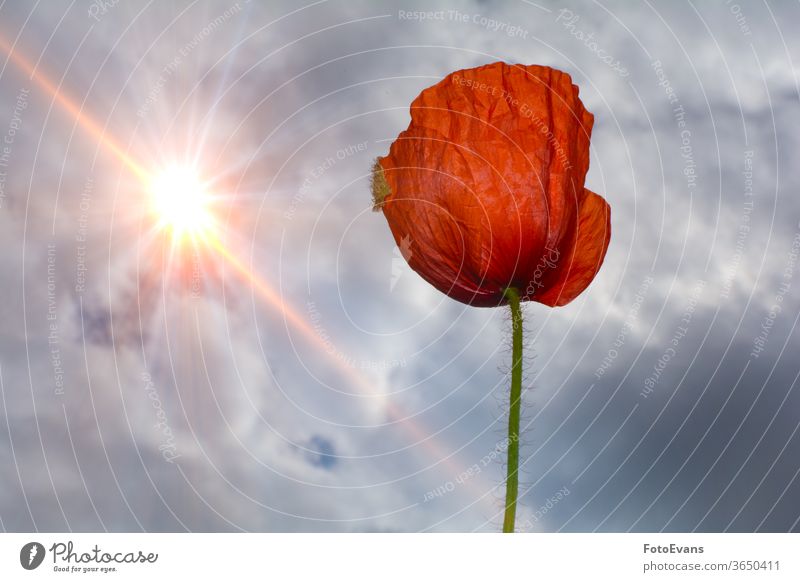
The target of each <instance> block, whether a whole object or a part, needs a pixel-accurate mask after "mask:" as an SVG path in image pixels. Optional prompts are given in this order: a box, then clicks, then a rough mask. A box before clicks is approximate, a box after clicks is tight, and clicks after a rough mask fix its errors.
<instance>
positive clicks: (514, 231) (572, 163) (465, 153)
mask: <svg viewBox="0 0 800 582" xmlns="http://www.w3.org/2000/svg"><path fill="white" fill-rule="evenodd" d="M592 124H593V117H592V115H591V114H590V113H589V112H587V111H586V110H585V108H584V107H583V104H582V103H581V101H580V99H579V97H578V88H577V87H576V86H574V85H573V84H572V81H571V79H570V77H569V75H567V74H565V73H562V72H560V71H557V70H554V69H551V68H549V67H540V66H535V65H531V66H522V65H514V66H512V65H507V64H505V63H493V64H491V65H486V66H484V67H479V68H476V69H469V70H464V71H457V72H455V73H452V74H450V75H448V76H447V77H446V78H445V79H443V80H442V81H441V82H439V83H438V84H436V85H434V86H433V87H430V88H428V89H426V90H424V91H423V92H422V93H421V94H420V95H419V97H417V98H416V99H415V100H414V102H413V103H412V105H411V123H410V124H409V127H408V129H407V130H406V131H404V132H402V133H401V134H400V136H399V137H398V139H397V140H396V141H395V142H394V143H393V144H392V146H391V148H390V151H389V155H387V156H386V157H384V158H381V159H380V160H379V163H380V168H381V170H382V174H383V176H382V178H383V179H385V183H386V184H387V185H388V191H389V194H388V196H386V197H385V198H384V199H381V200H380V201H379V203H380V205H381V209H382V210H383V212H384V214H385V216H386V219H387V221H388V223H389V226H390V228H391V230H392V233H393V235H394V237H395V240H396V241H397V244H398V246H401V248H409V249H410V252H409V253H408V256H407V260H408V262H409V265H410V266H411V268H412V269H414V270H415V271H416V272H417V273H419V274H420V275H421V276H422V277H423V278H424V279H425V280H427V281H428V282H430V283H431V284H432V285H434V286H435V287H436V288H437V289H439V290H440V291H442V292H443V293H446V294H447V295H449V296H450V297H452V298H454V299H456V300H458V301H462V302H464V303H468V304H471V305H477V306H496V305H500V304H504V303H505V302H506V300H505V297H504V295H503V292H504V290H505V289H506V288H507V287H509V286H514V287H517V288H518V289H519V290H520V291H521V293H523V295H524V296H525V297H526V298H527V299H529V300H533V301H540V302H542V303H545V304H547V305H564V304H566V303H568V302H569V301H571V300H572V299H573V298H574V297H575V296H577V295H578V294H579V293H580V292H581V291H582V290H583V289H584V288H585V287H586V286H587V285H588V283H589V282H590V281H591V280H592V278H593V277H594V275H595V273H596V272H597V268H599V266H600V264H601V263H602V259H603V256H604V255H605V250H606V248H607V246H608V236H609V229H608V228H607V226H608V218H609V209H608V205H607V204H606V203H605V201H604V200H602V198H600V197H599V196H597V195H596V194H594V193H591V192H588V191H584V187H583V183H584V179H585V176H586V172H587V170H588V167H589V136H590V134H591V129H592ZM601 203H602V204H601ZM600 224H602V225H603V226H604V229H599V227H598V225H600ZM600 230H602V232H600ZM595 236H601V238H600V239H597V240H595V238H594V237H595ZM554 254H555V255H558V256H559V258H560V259H559V260H558V261H553V260H552V257H553V256H554ZM592 265H596V267H594V268H593V269H591V268H590V266H592ZM587 277H588V278H587Z"/></svg>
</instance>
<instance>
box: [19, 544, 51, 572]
mask: <svg viewBox="0 0 800 582" xmlns="http://www.w3.org/2000/svg"><path fill="white" fill-rule="evenodd" d="M44 554H45V552H44V546H43V545H42V544H40V543H39V542H28V543H27V544H25V545H24V546H22V549H21V550H20V551H19V563H20V564H22V567H23V568H25V569H26V570H35V569H36V568H38V567H39V566H41V565H42V562H43V561H44Z"/></svg>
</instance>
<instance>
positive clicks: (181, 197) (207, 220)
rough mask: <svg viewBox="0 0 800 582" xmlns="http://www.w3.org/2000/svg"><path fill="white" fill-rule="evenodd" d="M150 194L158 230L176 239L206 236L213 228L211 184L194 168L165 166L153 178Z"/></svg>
mask: <svg viewBox="0 0 800 582" xmlns="http://www.w3.org/2000/svg"><path fill="white" fill-rule="evenodd" d="M150 196H151V202H152V210H153V213H154V214H155V216H156V220H157V226H158V228H159V230H166V231H170V232H171V233H172V235H173V238H174V239H175V240H181V239H185V238H192V239H195V238H203V237H204V235H205V234H207V233H208V232H209V231H210V230H211V229H212V228H213V225H214V220H213V216H212V214H211V207H210V206H211V195H210V193H209V192H208V185H207V184H206V183H204V182H203V180H201V178H200V176H199V175H198V173H197V171H195V169H194V168H191V167H184V166H172V167H169V168H166V169H165V170H164V171H162V172H161V173H159V174H157V175H156V176H155V177H154V178H153V179H152V181H151V183H150Z"/></svg>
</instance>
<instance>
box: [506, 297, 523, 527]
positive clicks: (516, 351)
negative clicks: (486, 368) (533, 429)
mask: <svg viewBox="0 0 800 582" xmlns="http://www.w3.org/2000/svg"><path fill="white" fill-rule="evenodd" d="M505 296H506V299H508V305H509V307H511V329H512V334H513V343H512V363H511V398H510V401H509V409H508V443H507V444H508V473H507V475H506V512H505V517H504V518H503V533H514V521H515V519H516V516H517V491H518V488H519V418H520V408H521V399H522V309H521V308H520V305H519V293H518V292H517V290H516V289H514V288H513V287H509V288H508V289H506V291H505Z"/></svg>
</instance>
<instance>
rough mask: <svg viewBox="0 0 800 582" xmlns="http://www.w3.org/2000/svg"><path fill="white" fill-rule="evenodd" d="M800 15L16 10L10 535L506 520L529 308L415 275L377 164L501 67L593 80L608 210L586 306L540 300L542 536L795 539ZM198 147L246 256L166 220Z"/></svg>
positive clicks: (5, 182)
mask: <svg viewBox="0 0 800 582" xmlns="http://www.w3.org/2000/svg"><path fill="white" fill-rule="evenodd" d="M264 4H266V3H264ZM420 10H426V11H435V12H433V13H431V14H426V15H424V18H423V17H422V16H421V15H420V14H419V12H418V11H420ZM798 18H800V6H798V5H797V4H796V3H792V2H788V1H787V2H778V1H776V2H768V3H767V2H765V3H747V4H744V3H742V5H739V4H736V3H734V2H730V1H726V0H717V1H712V2H695V3H692V2H684V1H678V2H675V1H672V0H670V1H659V2H644V3H642V4H640V5H637V6H636V7H632V6H630V5H629V4H628V3H624V2H610V3H609V2H566V3H563V4H562V3H559V4H556V3H552V2H547V1H546V0H541V1H539V2H528V1H527V0H520V1H509V2H502V3H501V2H492V3H489V2H454V1H450V2H439V3H433V4H431V3H430V2H419V3H412V2H405V1H403V2H366V1H365V2H345V1H344V0H329V1H325V0H322V1H319V2H314V3H309V4H306V5H300V4H298V3H293V2H270V3H269V5H268V6H265V5H263V4H262V3H256V2H253V3H250V2H246V1H245V0H240V1H239V2H225V1H220V2H201V1H197V2H155V1H152V2H149V3H145V2H131V1H129V0H119V1H112V2H101V1H99V0H98V1H96V2H90V1H89V0H78V1H73V2H67V1H62V2H47V3H45V2H22V1H5V2H2V3H0V79H1V82H0V139H2V140H3V141H2V143H0V172H1V173H0V239H2V241H1V242H2V247H1V248H2V249H3V252H2V253H1V254H0V266H1V267H2V278H0V285H1V286H2V287H0V289H1V290H2V295H1V296H2V301H1V302H0V314H2V328H1V329H2V331H1V332H0V333H2V335H0V410H1V411H2V412H0V482H1V483H2V484H3V485H2V488H0V528H2V529H4V530H7V531H31V530H45V531H64V530H79V531H94V530H100V531H103V530H109V531H142V530H145V531H185V530H194V531H239V530H246V531H335V532H342V531H346V532H349V531H497V530H498V529H499V526H500V523H501V521H502V516H501V513H500V512H501V508H502V496H503V493H504V486H503V475H504V460H503V454H504V451H503V436H504V426H505V425H504V423H505V417H504V409H505V406H506V398H507V392H508V384H509V378H508V371H509V364H510V350H509V344H508V339H507V338H508V335H509V328H510V322H509V318H508V315H507V313H506V311H505V310H504V309H478V308H470V307H467V306H464V305H462V304H460V303H457V302H455V301H452V300H450V299H448V298H447V297H445V296H443V295H441V294H440V293H438V292H437V291H436V290H435V289H433V288H432V287H430V286H429V285H428V284H427V283H425V282H424V281H423V280H422V279H421V278H420V277H419V276H417V275H416V274H415V273H414V272H412V271H411V270H410V269H409V268H408V267H407V266H406V264H405V262H404V260H403V258H402V254H401V252H400V251H399V250H398V249H397V248H396V247H395V244H394V241H393V239H392V237H391V234H390V232H389V229H388V228H387V225H386V221H385V219H384V218H383V216H382V215H380V214H376V213H373V212H371V201H370V192H369V170H370V167H371V163H372V160H373V159H374V158H375V157H376V156H379V155H384V154H385V153H386V152H387V150H388V147H389V144H390V143H391V141H392V140H393V139H394V138H395V137H396V135H397V134H398V133H399V132H400V131H402V130H403V129H405V127H406V126H407V125H408V121H409V113H408V105H409V104H410V102H411V101H412V100H413V99H414V97H416V95H418V94H419V92H420V91H421V90H422V89H424V88H425V87H427V86H430V85H432V84H434V83H436V82H437V81H438V80H439V79H441V78H442V77H444V76H445V75H447V74H448V73H450V72H452V71H455V70H458V69H463V68H469V67H474V66H479V65H481V64H486V63H490V62H494V61H498V60H502V61H506V62H509V63H524V64H543V65H549V66H552V67H556V68H558V69H561V70H564V71H566V72H568V73H569V74H570V75H571V76H572V79H573V81H574V82H575V83H576V84H577V85H578V86H579V87H580V95H581V99H582V100H583V102H584V104H585V105H586V107H587V108H588V109H589V110H590V111H591V112H592V113H594V116H595V126H594V132H593V135H592V151H591V168H590V171H589V174H588V177H587V187H589V188H590V189H592V190H594V191H596V192H598V193H601V194H602V195H603V196H604V197H605V198H606V199H607V200H608V201H609V203H610V204H611V207H612V229H613V236H612V240H611V245H610V248H609V251H608V255H607V257H606V261H605V264H604V266H603V268H602V270H601V271H600V273H599V275H598V277H597V278H596V279H595V281H594V282H593V283H592V285H591V286H590V287H589V288H588V290H587V291H586V292H585V293H584V294H583V295H581V296H580V297H579V298H578V299H577V300H575V301H574V302H573V303H571V304H570V305H568V306H566V307H562V308H558V309H550V308H546V307H544V306H542V305H539V304H530V305H527V306H526V308H525V329H526V343H527V351H526V353H527V354H528V356H529V357H528V359H527V362H526V375H525V385H526V392H525V411H524V415H523V427H524V437H523V447H522V469H523V475H522V484H521V502H522V506H521V508H520V510H519V517H518V525H519V528H520V529H522V530H525V531H662V530H663V531H695V530H697V531H756V530H758V531H787V530H798V529H800V509H798V508H799V507H800V503H799V501H800V479H798V473H800V435H798V434H797V433H798V426H799V422H800V387H799V386H798V385H797V384H798V374H799V373H800V360H798V358H797V349H798V345H799V343H798V342H799V340H800V338H798V333H797V331H796V330H797V323H798V318H800V299H798V297H800V293H798V289H800V264H798V252H800V202H799V201H798V199H797V196H796V194H797V192H798V189H799V187H800V180H799V179H798V177H797V174H796V173H795V172H794V171H793V167H794V166H793V164H794V163H795V160H796V158H797V156H798V154H799V153H800V143H798V139H800V138H798V133H797V131H796V128H797V127H798V126H800V108H798V106H797V105H798V96H799V95H800V92H799V86H798V79H797V68H796V67H797V65H796V61H795V59H797V58H800V54H799V53H798V51H799V50H800V46H798V42H799V41H798V40H797V35H796V34H794V29H793V28H792V26H791V25H790V23H794V22H797V19H798ZM176 164H178V165H192V166H194V167H196V169H197V171H198V172H199V174H200V175H201V176H202V179H203V180H208V181H209V182H210V184H211V186H210V187H211V188H212V189H213V191H214V193H215V194H218V196H219V197H218V199H217V200H216V202H215V204H216V206H215V208H216V211H217V217H218V220H219V222H220V224H221V228H220V230H221V232H222V233H223V234H222V235H221V236H222V238H223V239H224V245H225V246H224V248H225V249H226V250H225V253H227V254H225V253H223V252H221V251H219V249H215V248H208V247H204V246H202V245H201V246H200V247H199V248H197V249H196V250H192V249H191V248H185V247H184V248H181V249H178V250H177V251H176V250H175V249H173V248H172V246H171V243H170V241H169V240H167V239H166V238H165V236H164V234H163V233H159V232H157V231H156V229H155V228H154V220H153V217H152V213H151V212H150V200H149V197H148V193H147V190H148V187H147V184H146V180H145V179H143V176H146V175H150V174H152V173H157V172H158V171H160V170H161V169H163V168H165V167H171V166H172V165H176Z"/></svg>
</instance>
